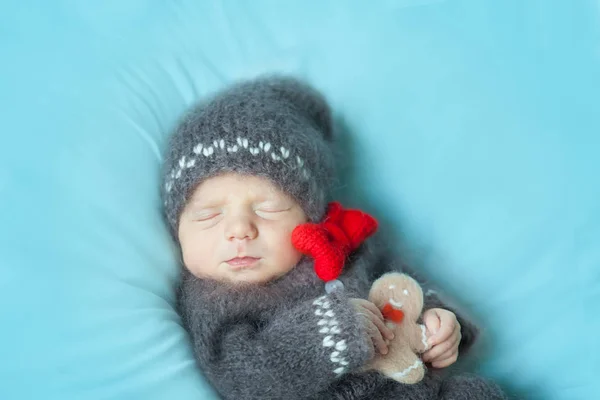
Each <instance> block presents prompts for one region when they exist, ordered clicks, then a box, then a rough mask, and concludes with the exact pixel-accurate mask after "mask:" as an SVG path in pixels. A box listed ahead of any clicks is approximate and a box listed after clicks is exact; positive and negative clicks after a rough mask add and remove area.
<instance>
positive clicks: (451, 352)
mask: <svg viewBox="0 0 600 400" xmlns="http://www.w3.org/2000/svg"><path fill="white" fill-rule="evenodd" d="M454 356H456V357H458V349H457V348H456V347H452V348H451V349H450V350H448V351H446V352H445V353H444V354H441V355H440V356H439V357H437V358H435V359H433V360H431V361H429V362H430V363H431V365H433V364H435V363H439V362H443V361H445V360H448V359H451V358H452V357H454ZM455 361H456V360H455Z"/></svg>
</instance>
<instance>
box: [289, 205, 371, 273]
mask: <svg viewBox="0 0 600 400" xmlns="http://www.w3.org/2000/svg"><path fill="white" fill-rule="evenodd" d="M377 225H378V224H377V221H376V220H375V218H373V217H371V216H370V215H369V214H367V213H365V212H362V211H360V210H344V209H343V208H342V205H341V204H340V203H338V202H332V203H329V208H328V210H327V215H326V216H325V219H324V220H323V222H321V223H319V224H314V223H306V224H302V225H299V226H297V227H296V229H294V231H293V232H292V244H293V245H294V247H295V248H296V249H298V251H300V252H301V253H302V254H305V255H307V256H310V257H312V258H313V259H314V260H315V272H316V273H317V275H318V276H319V278H321V279H322V280H324V281H331V280H334V279H336V278H337V277H338V276H339V275H340V274H341V272H342V268H343V267H344V262H345V261H346V257H348V255H349V254H350V253H351V252H352V251H354V250H356V249H357V248H358V246H359V245H360V244H361V243H362V242H363V241H364V240H365V239H366V238H368V237H369V236H371V235H372V234H373V233H375V231H376V230H377Z"/></svg>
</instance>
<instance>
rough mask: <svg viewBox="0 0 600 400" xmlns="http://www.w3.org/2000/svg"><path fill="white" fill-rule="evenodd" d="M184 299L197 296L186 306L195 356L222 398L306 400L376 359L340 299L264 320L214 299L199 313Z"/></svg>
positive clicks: (328, 297)
mask: <svg viewBox="0 0 600 400" xmlns="http://www.w3.org/2000/svg"><path fill="white" fill-rule="evenodd" d="M186 295H187V296H190V295H192V296H193V293H187V294H186V293H183V296H184V298H182V299H181V303H182V304H183V305H184V306H183V307H182V315H183V317H184V322H185V324H186V325H187V328H188V331H189V332H190V335H191V339H192V342H193V346H194V351H195V353H196V357H197V359H198V361H199V364H200V367H201V369H202V371H203V372H204V374H205V376H206V377H207V378H208V379H209V381H210V382H211V383H212V385H213V386H214V387H215V388H216V390H217V391H218V392H219V393H220V394H221V395H222V396H223V398H225V399H245V400H252V399H297V398H307V397H309V396H311V395H314V394H315V393H319V392H320V391H323V390H325V389H326V388H327V387H328V386H329V385H330V384H332V383H333V382H334V381H335V380H336V379H337V378H338V377H340V376H342V375H343V374H345V373H346V372H349V371H352V370H355V369H357V368H359V367H361V366H362V365H364V364H365V363H366V361H367V360H368V359H370V357H371V352H372V349H371V347H370V345H369V342H368V339H367V338H368V336H367V335H366V333H364V332H363V331H362V329H363V328H361V326H360V325H359V323H358V320H357V316H356V313H355V311H354V310H353V308H352V306H351V305H350V303H349V301H348V298H346V297H345V295H344V294H343V293H337V292H336V293H332V294H328V295H326V296H321V297H318V298H314V299H310V300H308V301H304V302H300V303H298V304H289V305H287V306H285V307H279V308H277V309H274V310H273V312H272V314H271V315H270V316H269V318H268V319H267V320H266V321H261V320H256V319H254V318H252V317H250V316H249V314H248V313H247V312H245V311H244V309H243V308H239V307H237V306H236V307H234V308H233V309H232V308H230V307H227V306H223V305H222V304H219V303H218V302H215V301H212V302H210V303H211V304H205V305H203V306H202V307H199V306H198V304H197V301H196V299H193V298H189V297H188V298H187V299H186V298H185V296H186ZM186 302H187V303H188V304H189V305H190V306H189V307H187V306H185V304H186Z"/></svg>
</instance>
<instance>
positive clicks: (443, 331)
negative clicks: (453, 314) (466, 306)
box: [427, 320, 456, 346]
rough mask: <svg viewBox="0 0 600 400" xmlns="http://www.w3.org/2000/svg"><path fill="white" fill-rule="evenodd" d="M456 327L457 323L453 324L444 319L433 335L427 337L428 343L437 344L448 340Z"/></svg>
mask: <svg viewBox="0 0 600 400" xmlns="http://www.w3.org/2000/svg"><path fill="white" fill-rule="evenodd" d="M455 327H456V324H452V323H451V322H450V323H448V322H445V321H444V320H442V323H441V324H440V329H439V330H438V331H437V332H436V333H435V334H433V335H432V336H431V337H429V339H427V343H428V344H429V346H435V345H437V344H440V343H443V342H444V341H446V340H448V339H449V338H450V336H452V333H453V332H454V328H455Z"/></svg>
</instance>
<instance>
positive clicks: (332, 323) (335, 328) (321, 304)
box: [313, 296, 348, 376]
mask: <svg viewBox="0 0 600 400" xmlns="http://www.w3.org/2000/svg"><path fill="white" fill-rule="evenodd" d="M313 305H314V306H315V315H316V316H318V317H322V318H321V319H320V320H319V321H318V322H317V328H318V329H319V333H321V334H322V335H323V336H324V337H323V347H325V348H327V349H329V350H331V353H330V355H329V360H330V361H331V362H332V363H333V364H334V369H333V373H335V374H336V375H337V376H339V375H341V374H343V373H344V372H346V370H347V367H348V361H347V360H346V358H345V357H344V355H345V353H346V350H347V349H348V345H347V343H346V340H345V339H340V338H339V334H340V333H342V331H341V329H340V327H339V323H338V321H337V320H336V319H335V313H334V312H333V310H331V309H330V307H331V303H330V300H329V299H328V297H327V296H321V297H319V298H318V299H316V300H315V301H314V302H313Z"/></svg>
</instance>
